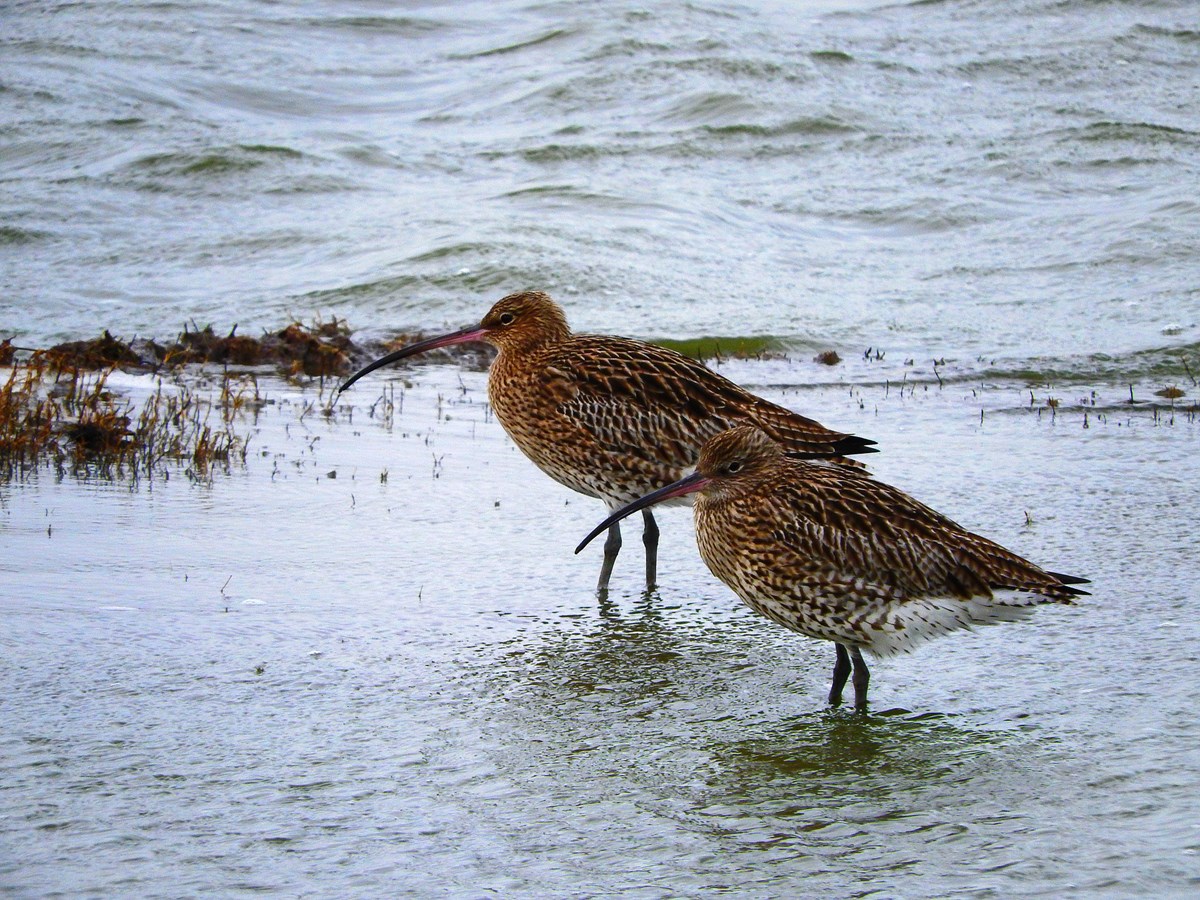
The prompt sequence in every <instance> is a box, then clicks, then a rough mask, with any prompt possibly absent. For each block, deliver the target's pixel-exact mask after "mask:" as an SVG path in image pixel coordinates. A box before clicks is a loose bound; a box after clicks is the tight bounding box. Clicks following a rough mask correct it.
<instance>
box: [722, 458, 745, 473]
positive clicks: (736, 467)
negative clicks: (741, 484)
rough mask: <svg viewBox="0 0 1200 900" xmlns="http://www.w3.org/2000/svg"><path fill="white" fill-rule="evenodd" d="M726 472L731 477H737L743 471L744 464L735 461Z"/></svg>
mask: <svg viewBox="0 0 1200 900" xmlns="http://www.w3.org/2000/svg"><path fill="white" fill-rule="evenodd" d="M725 471H726V472H728V473H729V474H730V475H736V474H737V473H738V472H740V471H742V464H741V463H740V462H739V461H737V460H734V461H733V462H731V463H730V464H729V465H727V466H726V467H725Z"/></svg>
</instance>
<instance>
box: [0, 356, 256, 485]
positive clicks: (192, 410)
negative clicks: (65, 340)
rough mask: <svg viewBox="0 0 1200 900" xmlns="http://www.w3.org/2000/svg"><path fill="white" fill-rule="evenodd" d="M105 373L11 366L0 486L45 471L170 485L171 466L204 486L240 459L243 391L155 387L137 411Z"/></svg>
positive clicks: (2, 404)
mask: <svg viewBox="0 0 1200 900" xmlns="http://www.w3.org/2000/svg"><path fill="white" fill-rule="evenodd" d="M113 371H114V369H112V368H108V369H104V370H100V371H92V372H89V371H85V370H82V369H78V368H70V369H63V368H60V367H58V366H57V365H56V364H55V362H54V358H53V357H52V356H51V355H49V354H44V353H35V354H34V355H33V356H32V357H31V358H30V359H29V360H28V361H26V362H24V363H21V364H19V365H15V366H13V367H12V368H11V369H10V371H9V374H8V378H7V379H6V380H5V382H4V383H3V385H2V386H0V478H2V479H4V480H12V479H13V478H23V477H26V476H29V475H32V474H34V473H36V472H37V471H38V470H40V469H41V468H43V467H46V468H49V469H50V470H51V471H53V472H55V473H56V474H57V475H58V476H59V477H63V476H65V475H68V474H70V475H74V476H77V477H102V478H129V479H131V480H134V481H137V480H138V479H140V478H143V477H152V476H154V475H156V474H160V473H162V474H164V475H165V476H166V477H170V469H171V468H172V467H175V466H180V467H182V468H183V470H184V472H185V474H186V475H187V477H189V478H191V479H193V480H196V481H208V480H211V477H212V473H213V471H214V469H215V468H216V467H220V466H224V467H228V466H230V465H231V464H233V463H235V462H239V461H244V460H245V454H246V442H245V439H244V438H243V437H241V436H239V435H238V434H237V433H236V432H235V429H234V419H235V416H236V414H237V412H238V410H240V409H241V408H243V407H244V406H245V402H246V390H247V389H246V387H245V386H244V385H242V384H240V383H239V382H236V381H235V380H234V379H231V378H229V377H226V378H225V379H224V380H223V382H222V385H221V390H220V392H219V394H217V395H216V397H215V398H214V397H202V396H201V395H200V394H198V393H197V391H196V390H195V389H193V388H191V387H189V386H188V385H187V384H185V383H183V382H182V381H176V382H175V383H173V384H169V385H168V384H167V383H165V382H164V381H163V380H162V379H161V378H160V379H158V380H157V384H156V387H155V389H154V390H153V392H152V393H150V394H149V396H148V397H146V398H145V399H144V400H143V401H141V402H140V403H139V402H135V401H134V400H133V399H130V398H129V397H127V396H123V395H122V394H120V393H119V392H118V391H116V390H115V389H113V388H112V387H111V385H110V378H111V376H112V374H113Z"/></svg>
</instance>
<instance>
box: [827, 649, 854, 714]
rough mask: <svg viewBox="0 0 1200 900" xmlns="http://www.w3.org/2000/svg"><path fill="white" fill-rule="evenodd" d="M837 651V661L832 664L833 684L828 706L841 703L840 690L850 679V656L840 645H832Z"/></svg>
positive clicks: (830, 689)
mask: <svg viewBox="0 0 1200 900" xmlns="http://www.w3.org/2000/svg"><path fill="white" fill-rule="evenodd" d="M833 646H834V647H835V648H836V650H837V659H836V660H835V661H834V663H833V684H832V685H831V686H830V688H829V705H830V706H840V705H841V703H842V688H844V687H845V686H846V679H847V678H849V677H850V654H849V653H847V652H846V648H845V647H844V646H843V645H841V644H834V645H833Z"/></svg>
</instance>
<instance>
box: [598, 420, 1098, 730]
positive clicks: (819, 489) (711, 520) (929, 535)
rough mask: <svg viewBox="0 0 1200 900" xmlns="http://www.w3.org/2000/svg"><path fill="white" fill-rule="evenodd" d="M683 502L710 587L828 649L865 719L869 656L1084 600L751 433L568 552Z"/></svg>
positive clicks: (898, 496)
mask: <svg viewBox="0 0 1200 900" xmlns="http://www.w3.org/2000/svg"><path fill="white" fill-rule="evenodd" d="M690 494H696V499H695V502H694V504H693V507H692V509H693V514H694V516H695V520H696V543H697V544H698V545H699V548H700V555H701V557H703V559H704V561H705V563H707V565H708V568H709V569H710V570H711V571H712V573H713V574H714V575H716V576H717V577H718V578H719V579H721V580H722V581H723V582H725V584H727V585H728V586H729V587H731V588H732V589H733V590H734V592H736V593H737V595H738V596H739V597H741V598H742V600H743V601H745V603H746V605H747V606H749V607H750V608H751V609H753V610H754V611H755V612H757V613H761V614H762V615H764V616H766V617H767V618H769V619H771V620H772V621H774V622H777V623H779V624H780V625H782V626H784V627H785V628H790V629H791V630H793V631H798V632H800V633H801V634H806V635H809V636H811V637H815V638H822V639H824V640H828V641H834V642H835V643H836V645H837V661H836V663H835V665H834V668H833V684H832V687H831V688H830V691H829V702H830V703H831V704H833V705H835V706H836V705H837V704H839V703H840V702H841V699H842V689H843V688H844V687H845V684H846V679H847V678H848V677H849V676H850V674H851V672H853V676H854V705H855V707H856V708H859V709H862V708H864V707H865V706H866V703H867V684H868V682H869V680H870V673H869V672H868V670H867V665H866V662H865V661H864V660H863V657H862V651H863V650H866V651H869V652H871V653H873V654H875V655H876V656H890V655H892V654H894V653H898V652H907V651H909V650H911V649H912V648H914V647H916V646H917V645H918V644H921V643H923V642H924V641H926V640H928V639H929V638H933V637H937V636H938V635H941V634H946V633H948V632H951V631H955V630H957V629H960V628H968V627H970V626H971V625H982V624H988V623H992V622H1000V621H1007V620H1011V619H1016V618H1019V617H1021V616H1023V615H1025V614H1026V613H1029V612H1031V611H1032V609H1033V607H1034V606H1036V605H1038V604H1041V603H1071V602H1072V598H1074V597H1076V596H1078V595H1080V594H1085V593H1086V591H1082V590H1080V589H1079V588H1076V587H1072V585H1075V584H1084V583H1086V582H1087V579H1086V578H1076V577H1073V576H1070V575H1059V574H1056V573H1054V572H1047V571H1045V570H1044V569H1041V568H1039V567H1038V566H1036V565H1034V564H1033V563H1031V562H1029V561H1028V560H1026V559H1023V558H1022V557H1020V556H1018V555H1017V554H1015V553H1012V552H1011V551H1009V550H1005V549H1004V548H1003V547H1001V546H1000V545H999V544H996V543H994V542H992V541H990V540H988V539H987V538H985V537H980V536H979V535H977V534H972V533H971V532H969V531H967V530H965V529H964V528H962V527H960V526H959V525H956V524H955V523H954V522H952V521H950V519H948V518H946V517H945V516H943V515H942V514H941V513H938V512H935V511H934V510H932V509H930V508H929V507H928V506H925V505H924V504H922V503H920V502H918V501H916V500H914V499H913V498H912V497H910V496H908V495H907V494H905V493H904V492H903V491H900V490H898V489H896V488H894V487H890V486H889V485H886V484H884V483H882V482H880V481H877V480H874V479H872V478H870V477H868V476H867V475H865V474H864V473H863V472H861V471H859V470H857V469H853V468H850V467H847V466H839V465H835V464H829V463H826V462H809V461H805V460H798V459H790V458H788V456H787V455H786V454H785V453H784V449H783V448H782V447H781V446H780V445H779V444H778V443H776V442H775V441H773V440H771V438H770V437H768V436H767V435H766V434H764V433H763V432H762V431H761V430H759V429H758V428H755V427H753V426H738V427H735V428H732V429H730V430H728V431H725V432H722V433H721V434H718V435H716V436H715V437H713V438H711V439H710V440H709V441H708V442H707V443H706V444H705V445H704V448H703V449H702V451H701V453H700V460H699V462H698V464H697V466H696V471H695V472H694V473H692V474H691V475H688V476H687V477H685V478H683V479H681V480H679V481H676V482H675V483H674V484H670V485H667V486H665V487H663V488H660V489H659V490H657V491H654V492H652V493H650V494H648V495H647V496H644V497H642V498H640V499H638V500H635V501H634V502H633V503H630V504H628V505H627V506H625V507H623V508H622V509H619V510H617V511H616V512H614V513H613V514H612V515H611V516H609V517H608V518H607V519H605V520H604V521H603V522H602V523H600V525H598V526H597V527H596V528H595V529H593V531H592V532H591V534H589V535H588V536H587V537H586V538H585V539H584V540H583V541H582V542H581V543H580V544H579V546H578V547H577V548H576V550H575V552H576V553H578V552H579V551H580V550H582V549H583V548H584V547H585V546H587V544H588V543H589V542H591V540H592V539H593V538H595V537H596V535H598V534H599V533H600V532H601V531H603V530H604V529H606V528H610V527H612V525H613V524H615V523H616V522H619V521H620V520H621V519H623V518H624V517H625V516H628V515H631V514H632V513H634V512H637V511H638V510H643V511H644V510H645V509H647V508H649V507H650V506H651V505H653V504H655V503H660V502H663V501H667V500H671V499H677V498H679V497H684V496H687V495H690Z"/></svg>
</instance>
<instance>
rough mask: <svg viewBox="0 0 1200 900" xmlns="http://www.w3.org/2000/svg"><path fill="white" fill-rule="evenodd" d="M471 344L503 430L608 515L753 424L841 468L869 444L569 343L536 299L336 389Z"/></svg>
mask: <svg viewBox="0 0 1200 900" xmlns="http://www.w3.org/2000/svg"><path fill="white" fill-rule="evenodd" d="M471 341H486V342H487V343H489V344H492V345H494V346H495V347H496V348H497V349H498V350H499V351H500V352H499V354H498V355H497V357H496V360H495V362H493V364H492V369H491V373H490V375H489V377H488V398H489V399H490V401H491V404H492V409H493V410H494V412H495V414H496V418H497V419H499V421H500V424H501V425H503V426H504V430H505V431H506V432H508V435H509V437H511V438H512V440H513V441H514V442H515V443H516V445H517V446H518V447H519V448H520V449H521V450H522V451H523V452H524V453H525V455H526V456H528V457H529V458H530V459H531V460H533V462H534V463H536V464H537V465H538V466H539V467H540V468H541V469H542V471H544V472H545V473H546V474H548V475H549V476H550V477H552V478H554V479H555V480H556V481H558V482H560V483H562V484H564V485H566V486H567V487H570V488H572V489H574V490H576V491H579V492H580V493H583V494H587V495H589V496H592V497H598V498H600V499H601V500H603V501H604V502H605V503H607V504H608V505H609V507H610V508H616V507H617V506H619V505H621V504H622V503H625V502H627V501H630V500H633V499H635V498H637V497H640V496H641V495H642V494H645V493H647V492H648V491H651V490H653V489H655V488H658V487H662V486H663V485H665V484H668V483H669V482H671V481H674V480H675V479H677V478H679V477H680V476H681V475H682V474H683V473H684V472H685V471H687V470H688V469H689V468H691V467H692V466H693V465H695V463H696V460H697V458H698V457H699V455H700V447H701V445H702V444H703V443H704V441H705V440H707V439H708V438H709V437H711V436H712V435H714V434H717V433H718V432H720V431H721V430H723V429H725V428H728V427H729V426H730V425H734V424H737V423H739V422H752V423H755V424H757V425H759V426H760V427H762V428H764V429H765V430H766V431H767V432H768V433H769V434H770V435H771V436H772V437H773V438H775V439H776V440H778V441H780V442H782V444H783V445H784V446H785V447H786V448H787V449H788V451H789V452H794V453H798V454H805V455H808V456H817V457H822V458H825V457H831V458H836V459H838V460H839V462H840V463H842V464H843V465H847V466H860V465H861V464H860V463H856V462H853V461H852V460H848V459H846V458H845V456H846V455H849V454H854V453H871V452H874V451H873V449H872V448H871V447H870V445H871V444H872V443H874V442H873V441H869V440H866V439H864V438H860V437H856V436H854V435H848V434H843V433H841V432H837V431H831V430H830V429H828V428H825V427H824V426H823V425H820V424H818V423H817V422H814V421H813V420H812V419H807V418H805V417H804V416H800V415H797V414H796V413H793V412H791V411H790V410H787V409H785V408H783V407H782V406H777V405H775V404H773V403H769V402H768V401H766V400H763V399H761V398H759V397H756V396H754V395H753V394H751V393H749V392H748V391H745V390H743V389H742V388H740V387H738V386H737V385H736V384H734V383H733V382H731V381H729V380H728V379H725V378H722V377H721V376H720V375H717V374H716V373H715V372H713V371H711V370H710V369H708V368H706V367H705V366H704V365H702V364H701V363H698V362H696V361H695V360H692V359H688V358H687V357H685V356H683V355H681V354H679V353H675V352H674V351H672V350H667V349H664V348H662V347H656V346H654V345H651V344H645V343H642V342H640V341H632V340H627V339H625V338H618V337H606V336H600V335H586V334H581V335H576V334H572V333H571V329H570V328H569V327H568V325H567V319H566V316H565V315H564V314H563V311H562V310H561V309H560V308H559V307H558V305H557V304H556V303H555V302H554V301H553V300H551V299H550V297H548V296H547V295H546V294H543V293H540V292H537V291H533V292H528V293H523V294H510V295H509V296H507V297H504V298H502V299H501V300H499V301H497V302H496V304H495V305H494V306H493V307H492V308H491V309H490V310H488V313H487V315H485V316H484V317H483V319H482V321H481V322H480V323H479V325H478V326H473V327H469V328H464V329H462V330H460V331H455V332H452V333H450V334H444V335H440V336H438V337H434V338H429V339H427V340H424V341H419V342H417V343H415V344H409V345H408V346H406V347H402V348H400V349H399V350H395V351H393V352H392V353H389V354H387V355H386V356H383V357H381V358H379V359H377V360H375V361H374V362H372V363H371V364H369V365H367V366H365V367H364V368H362V369H360V370H359V371H358V372H357V373H355V374H354V375H353V376H352V377H351V378H349V379H348V380H347V381H346V382H345V383H344V384H343V385H342V386H341V387H340V388H339V391H344V390H346V389H347V388H349V387H350V386H351V385H352V384H354V383H355V382H356V381H357V380H358V379H359V378H362V377H363V376H364V375H367V374H368V373H370V372H374V371H375V370H376V369H378V368H380V367H381V366H386V365H390V364H391V363H393V362H397V361H399V360H401V359H406V358H408V357H410V356H413V355H415V354H417V353H423V352H425V351H426V350H432V349H435V348H437V347H446V346H450V345H452V344H461V343H467V342H471ZM642 540H643V543H644V544H645V547H646V583H647V584H650V585H652V584H654V580H655V577H656V565H657V562H656V557H657V546H658V528H657V525H656V524H655V523H654V519H653V517H652V516H651V515H650V514H647V515H646V527H645V529H644V531H643V533H642ZM620 544H621V541H620V531H619V529H618V528H617V527H616V526H615V525H614V526H613V527H612V528H611V530H610V532H609V540H608V541H607V542H606V543H605V562H604V565H603V567H602V568H601V570H600V580H599V587H600V589H601V590H604V589H606V587H607V584H608V577H609V574H610V573H611V571H612V565H613V562H614V560H615V559H616V556H617V552H618V550H619V549H620Z"/></svg>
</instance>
